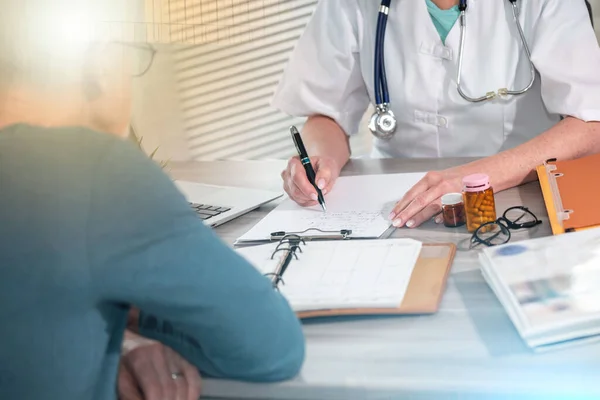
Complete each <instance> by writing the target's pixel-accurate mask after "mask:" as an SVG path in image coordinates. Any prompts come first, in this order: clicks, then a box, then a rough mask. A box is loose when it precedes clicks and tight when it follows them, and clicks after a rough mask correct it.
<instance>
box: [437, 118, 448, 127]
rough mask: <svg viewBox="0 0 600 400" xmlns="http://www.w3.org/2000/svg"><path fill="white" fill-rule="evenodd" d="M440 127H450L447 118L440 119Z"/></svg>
mask: <svg viewBox="0 0 600 400" xmlns="http://www.w3.org/2000/svg"><path fill="white" fill-rule="evenodd" d="M438 126H442V127H444V128H446V127H447V126H448V120H447V119H446V117H439V118H438Z"/></svg>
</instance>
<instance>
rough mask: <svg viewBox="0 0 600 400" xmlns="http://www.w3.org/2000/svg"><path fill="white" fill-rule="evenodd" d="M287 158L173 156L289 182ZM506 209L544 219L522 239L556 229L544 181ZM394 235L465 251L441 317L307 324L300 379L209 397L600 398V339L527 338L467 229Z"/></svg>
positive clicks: (239, 229)
mask: <svg viewBox="0 0 600 400" xmlns="http://www.w3.org/2000/svg"><path fill="white" fill-rule="evenodd" d="M465 161H468V160H467V159H434V160H353V161H351V162H350V163H349V164H348V165H347V167H346V168H345V169H344V171H343V175H359V174H379V173H396V172H419V171H427V170H435V169H440V168H445V167H449V166H453V165H458V164H462V163H464V162H465ZM284 167H285V162H284V161H264V162H263V161H243V162H241V161H240V162H206V163H185V164H173V165H171V167H170V172H171V175H172V176H173V177H176V178H179V179H188V180H195V181H198V182H205V183H212V184H229V185H238V186H248V187H256V188H264V189H275V190H279V189H280V188H281V181H280V177H279V173H280V171H281V170H282V169H283V168H284ZM496 202H497V208H498V211H502V210H504V209H506V208H508V207H510V206H514V205H525V206H527V207H529V208H530V210H532V211H533V212H534V213H535V214H536V215H537V216H538V217H539V218H540V219H542V220H543V224H541V225H539V226H538V227H536V228H534V229H532V230H524V231H522V232H517V233H515V234H513V239H512V240H513V241H517V240H522V239H527V238H533V237H541V236H546V235H550V234H551V231H550V226H549V224H548V219H547V214H546V211H545V208H544V204H543V200H542V197H541V192H540V189H539V184H538V183H537V182H534V183H529V184H526V185H522V186H520V187H517V188H514V189H511V190H508V191H505V192H502V193H498V194H497V195H496ZM275 204H276V203H272V204H270V205H267V206H265V207H262V208H260V209H259V210H256V211H253V212H251V213H249V214H246V215H244V216H242V217H239V218H238V219H236V220H233V221H231V222H228V223H226V224H224V225H223V226H221V227H218V228H217V229H216V231H217V233H218V234H219V235H220V236H221V237H222V238H223V239H224V240H225V241H227V242H229V243H233V241H234V240H235V239H236V238H237V237H239V236H241V235H242V234H243V233H244V232H246V231H247V230H248V229H249V228H250V227H252V226H253V225H254V224H255V223H256V222H257V221H258V220H259V219H260V218H262V217H264V216H265V215H266V214H267V213H268V212H269V211H270V210H272V209H273V208H274V206H275ZM392 237H413V238H416V239H418V240H421V241H423V242H430V243H431V242H454V243H456V244H457V246H458V248H459V251H458V252H457V254H456V257H455V260H454V264H453V266H452V270H451V275H450V277H449V280H448V287H447V289H446V292H445V294H444V298H443V300H442V304H441V306H440V310H439V312H438V313H436V314H435V315H431V316H410V317H391V318H369V319H360V320H352V319H347V320H340V321H336V322H307V323H305V324H304V331H305V335H306V340H307V357H306V362H305V364H304V367H303V370H302V372H301V374H300V375H299V376H298V377H297V378H296V379H294V380H292V381H288V382H284V383H278V384H268V385H262V384H260V385H258V384H245V383H239V382H229V381H218V380H207V381H205V383H204V390H203V392H204V396H207V397H210V398H235V399H244V398H247V399H344V400H347V399H374V398H377V399H390V398H394V399H395V398H400V397H401V398H409V397H410V398H411V399H425V398H436V399H438V398H454V399H456V398H460V399H466V398H469V399H470V398H473V399H482V398H485V399H489V398H498V399H504V398H509V397H510V398H527V399H532V398H536V399H537V398H540V399H542V398H543V399H550V398H561V399H564V398H583V397H586V398H588V397H589V398H600V384H598V383H596V379H597V377H598V376H600V344H592V345H585V346H579V347H572V348H569V349H563V350H559V351H553V352H548V353H542V354H535V353H533V352H532V351H530V350H529V349H528V348H527V347H526V346H525V344H524V343H523V342H522V341H521V339H520V337H519V336H518V334H517V332H516V330H515V329H514V327H513V325H512V323H511V322H510V320H509V318H508V317H507V315H506V313H505V312H504V309H503V308H502V306H501V305H500V303H499V302H498V300H497V299H496V297H495V296H494V294H493V293H492V291H491V290H490V289H489V287H488V286H487V284H486V283H485V281H484V280H483V278H482V276H481V273H480V271H479V264H478V261H477V251H473V250H471V251H469V250H465V246H466V244H467V242H468V240H469V238H470V235H469V234H468V233H467V232H466V229H465V228H464V227H461V228H454V229H451V228H445V227H443V226H441V225H436V224H434V223H433V222H428V223H426V224H424V225H422V226H421V227H419V228H418V229H412V230H409V229H406V228H405V229H399V230H396V231H395V233H394V234H393V236H392Z"/></svg>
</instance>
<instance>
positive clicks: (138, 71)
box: [112, 42, 156, 78]
mask: <svg viewBox="0 0 600 400" xmlns="http://www.w3.org/2000/svg"><path fill="white" fill-rule="evenodd" d="M112 43H114V44H118V45H121V46H123V47H125V48H126V49H127V50H130V52H128V55H127V56H128V57H127V58H128V59H129V62H128V68H130V74H131V76H132V77H134V78H139V77H141V76H143V75H145V74H146V73H147V72H148V71H149V70H150V67H151V66H152V64H153V62H154V57H155V55H156V48H155V47H154V46H152V45H151V44H150V43H139V44H138V43H128V42H112Z"/></svg>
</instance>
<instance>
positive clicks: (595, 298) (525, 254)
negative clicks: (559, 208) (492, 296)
mask: <svg viewBox="0 0 600 400" xmlns="http://www.w3.org/2000/svg"><path fill="white" fill-rule="evenodd" d="M482 256H483V258H484V262H483V264H484V268H485V269H487V273H488V275H489V277H490V278H491V279H489V280H488V282H489V283H490V284H491V285H500V288H496V289H495V290H494V291H495V292H503V293H506V294H507V295H508V296H507V297H508V299H504V301H502V300H503V299H501V301H502V302H503V304H504V306H505V307H514V308H515V310H514V311H515V312H516V313H517V314H518V315H519V317H520V319H522V320H523V322H524V324H525V326H524V327H523V328H524V329H523V330H524V332H522V334H523V333H524V334H525V335H526V336H536V335H543V334H544V332H547V333H550V332H552V331H553V334H558V332H559V331H560V330H562V329H564V328H565V327H566V326H575V325H576V326H577V327H581V328H584V327H586V328H587V329H586V330H587V331H588V332H589V328H590V325H589V323H590V321H593V320H595V319H596V318H600V230H598V229H595V230H589V231H583V232H577V233H568V234H565V235H560V236H553V237H549V238H542V239H535V240H530V241H522V242H518V243H514V244H507V245H503V246H498V247H493V248H488V249H485V250H484V251H483V254H482ZM506 301H509V302H510V303H511V304H506ZM511 318H512V317H511ZM513 320H514V318H513ZM599 328H600V327H599ZM559 336H563V337H564V336H565V335H564V334H563V335H559Z"/></svg>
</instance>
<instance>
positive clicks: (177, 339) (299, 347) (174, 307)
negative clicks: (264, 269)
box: [88, 142, 304, 381]
mask: <svg viewBox="0 0 600 400" xmlns="http://www.w3.org/2000/svg"><path fill="white" fill-rule="evenodd" d="M91 198H92V200H91V206H90V215H89V226H88V255H89V259H90V264H91V266H92V273H93V278H94V282H96V287H97V290H98V292H99V295H100V296H101V298H102V299H104V300H106V301H112V302H116V303H120V304H129V305H133V306H136V307H138V308H139V309H140V332H141V333H142V334H143V335H144V336H147V337H150V338H153V339H156V340H159V341H161V342H163V343H165V344H166V345H168V346H170V347H172V348H173V349H174V350H175V351H177V352H178V353H180V354H181V355H182V356H184V357H185V358H186V359H187V360H189V361H190V362H192V363H193V364H195V365H196V366H197V367H198V369H199V370H200V371H201V372H202V373H203V374H205V375H208V376H212V377H218V378H229V379H239V380H248V381H277V380H283V379H288V378H291V377H293V376H294V375H296V374H297V373H298V371H299V369H300V367H301V365H302V363H303V359H304V337H303V333H302V328H301V324H300V322H299V321H298V319H297V317H296V315H295V314H294V312H293V311H292V309H291V308H290V306H289V304H288V303H287V302H286V300H285V299H284V298H283V297H282V296H281V295H280V294H279V293H278V292H276V291H274V290H273V288H272V286H271V284H270V282H269V280H268V279H267V278H265V277H264V276H263V275H261V274H260V273H259V272H258V271H257V270H256V269H255V268H254V267H253V266H251V265H250V264H248V263H247V262H246V261H245V260H244V259H243V258H242V257H241V256H239V255H238V254H237V253H236V252H235V251H233V250H232V249H231V248H230V247H229V246H227V245H226V244H225V243H223V242H222V241H221V240H220V239H219V238H218V237H216V235H215V234H214V233H213V231H212V230H211V229H210V228H208V227H206V226H205V225H204V224H203V223H202V222H201V220H200V219H199V218H198V217H197V216H196V214H195V213H194V212H193V211H192V210H191V208H190V207H189V205H188V203H187V201H186V200H185V198H184V197H183V195H182V194H181V193H180V192H179V191H178V190H177V188H176V186H175V185H174V184H173V182H172V181H171V180H170V179H169V177H168V176H167V175H166V174H164V173H163V172H162V171H161V169H160V168H159V167H158V166H157V165H155V163H153V162H152V161H151V160H149V159H147V157H145V155H143V154H141V152H140V151H139V150H137V149H136V148H135V147H134V146H129V145H128V144H127V143H121V142H119V143H117V144H116V145H115V146H113V148H112V149H111V150H110V151H109V152H108V154H107V155H106V157H105V159H104V160H103V162H102V164H101V165H100V166H99V168H98V170H97V171H96V174H95V178H94V182H93V189H92V196H91Z"/></svg>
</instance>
